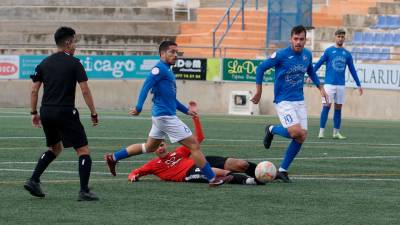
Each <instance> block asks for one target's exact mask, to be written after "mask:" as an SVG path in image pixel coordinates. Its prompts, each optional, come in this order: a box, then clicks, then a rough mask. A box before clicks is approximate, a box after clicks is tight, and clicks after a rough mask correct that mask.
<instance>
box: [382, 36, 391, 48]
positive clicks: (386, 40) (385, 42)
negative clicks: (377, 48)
mask: <svg viewBox="0 0 400 225" xmlns="http://www.w3.org/2000/svg"><path fill="white" fill-rule="evenodd" d="M393 37H394V35H393V34H391V33H386V34H384V37H383V43H382V44H383V45H385V46H391V45H394V42H393Z"/></svg>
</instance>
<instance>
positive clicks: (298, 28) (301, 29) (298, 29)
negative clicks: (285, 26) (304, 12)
mask: <svg viewBox="0 0 400 225" xmlns="http://www.w3.org/2000/svg"><path fill="white" fill-rule="evenodd" d="M302 32H304V34H305V35H306V36H307V30H306V28H305V27H304V26H303V25H298V26H295V27H293V28H292V31H291V32H290V36H291V37H292V36H293V34H300V33H302Z"/></svg>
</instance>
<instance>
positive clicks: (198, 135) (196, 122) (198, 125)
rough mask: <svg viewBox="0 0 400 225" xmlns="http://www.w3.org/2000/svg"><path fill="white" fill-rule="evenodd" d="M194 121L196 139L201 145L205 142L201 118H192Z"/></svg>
mask: <svg viewBox="0 0 400 225" xmlns="http://www.w3.org/2000/svg"><path fill="white" fill-rule="evenodd" d="M192 120H193V125H194V130H195V133H196V138H197V141H198V142H199V143H201V142H202V141H203V140H204V138H205V137H204V133H203V128H202V127H201V122H200V118H199V117H192Z"/></svg>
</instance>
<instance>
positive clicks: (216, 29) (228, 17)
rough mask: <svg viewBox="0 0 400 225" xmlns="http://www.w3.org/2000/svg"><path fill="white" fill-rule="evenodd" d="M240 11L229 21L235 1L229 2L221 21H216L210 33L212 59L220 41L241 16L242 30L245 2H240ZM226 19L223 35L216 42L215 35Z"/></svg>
mask: <svg viewBox="0 0 400 225" xmlns="http://www.w3.org/2000/svg"><path fill="white" fill-rule="evenodd" d="M240 1H241V4H240V9H239V10H238V11H237V12H236V14H235V16H234V17H233V19H232V20H231V18H230V17H231V9H232V8H233V6H234V5H235V3H236V0H231V4H230V5H229V7H228V9H227V10H226V12H225V14H224V15H223V16H222V17H221V19H220V20H219V21H218V23H217V25H216V26H215V28H214V29H213V31H212V36H213V57H215V52H216V50H217V49H218V48H219V47H220V45H221V43H222V41H223V40H224V38H225V36H226V35H227V34H228V32H229V30H230V29H231V27H232V25H233V23H235V21H236V19H237V18H238V16H239V15H240V14H241V15H242V30H244V6H245V4H246V3H247V0H240ZM255 5H256V9H258V0H256V2H255ZM225 19H226V28H225V31H224V33H222V35H221V36H220V37H219V40H217V37H216V33H217V31H218V29H219V28H220V27H221V24H222V23H223V22H224V21H225Z"/></svg>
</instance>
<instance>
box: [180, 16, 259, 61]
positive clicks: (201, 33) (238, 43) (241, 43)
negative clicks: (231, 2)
mask: <svg viewBox="0 0 400 225" xmlns="http://www.w3.org/2000/svg"><path fill="white" fill-rule="evenodd" d="M225 11H226V9H223V8H199V9H198V10H197V21H196V22H184V23H182V24H181V26H180V28H181V32H180V34H179V35H178V36H177V38H176V41H177V43H178V44H179V45H189V46H190V45H192V46H212V43H213V39H212V30H213V29H214V28H215V26H216V24H217V23H218V21H219V20H220V18H221V17H222V16H223V15H224V13H225ZM236 12H237V11H236V10H233V11H232V12H231V18H233V16H234V14H235V13H236ZM266 15H267V13H266V11H265V10H264V11H261V10H258V11H257V10H247V11H245V30H244V31H242V24H241V16H239V17H238V19H237V20H236V21H235V23H234V24H233V25H232V27H231V29H230V31H229V33H228V34H227V35H226V36H225V38H224V40H223V42H222V44H221V47H222V48H224V47H232V49H230V50H229V53H230V54H231V56H232V57H233V56H238V57H239V56H240V57H246V58H248V57H251V56H253V57H255V56H256V55H255V54H254V53H251V52H250V53H249V51H247V52H242V51H237V50H238V49H234V48H235V47H236V48H239V47H248V48H264V47H265V31H266V26H267V25H266V22H267V20H266ZM226 27H227V22H226V19H225V21H224V22H223V23H222V24H221V26H220V27H219V29H218V30H217V32H216V34H217V35H216V36H217V41H218V40H219V38H220V37H221V35H222V34H223V32H224V31H225V29H226ZM203 50H204V49H203ZM185 54H186V55H191V56H195V55H198V56H201V57H208V56H212V50H211V49H209V50H207V51H202V50H199V49H187V50H186V51H185Z"/></svg>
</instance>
